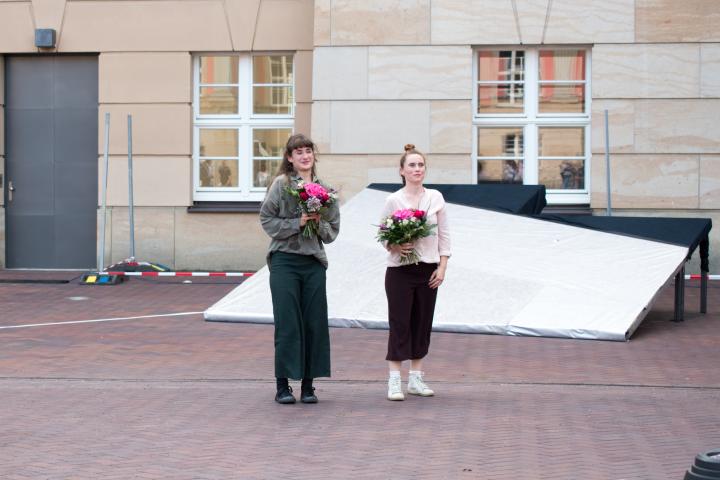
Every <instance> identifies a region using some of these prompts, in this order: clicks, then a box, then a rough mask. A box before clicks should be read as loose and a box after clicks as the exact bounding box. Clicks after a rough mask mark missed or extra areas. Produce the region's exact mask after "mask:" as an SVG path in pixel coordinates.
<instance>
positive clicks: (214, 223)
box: [0, 0, 720, 272]
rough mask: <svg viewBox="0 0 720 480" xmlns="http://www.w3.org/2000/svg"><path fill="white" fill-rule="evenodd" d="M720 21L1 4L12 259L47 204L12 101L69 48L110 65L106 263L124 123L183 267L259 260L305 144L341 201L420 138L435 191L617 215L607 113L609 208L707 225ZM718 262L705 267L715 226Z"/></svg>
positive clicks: (122, 198) (241, 6)
mask: <svg viewBox="0 0 720 480" xmlns="http://www.w3.org/2000/svg"><path fill="white" fill-rule="evenodd" d="M718 23H720V5H719V4H718V3H717V2H715V1H713V0H690V1H687V2H675V1H672V0H634V1H633V0H552V1H550V0H528V1H525V0H522V1H520V0H363V1H355V0H316V1H314V2H313V1H310V0H165V1H157V0H133V1H121V0H106V1H95V0H33V1H25V0H12V1H8V0H0V71H1V72H2V74H0V132H5V134H2V135H0V160H2V162H0V169H2V170H0V171H1V172H2V173H3V182H0V184H1V185H2V187H3V195H2V199H3V202H4V203H3V206H2V208H0V238H1V239H2V241H0V250H2V251H1V252H0V263H2V265H7V266H9V267H23V266H24V265H22V264H18V263H17V259H18V258H20V257H15V260H13V258H14V257H13V250H12V249H17V248H18V247H17V246H13V245H17V243H18V241H19V242H20V243H23V241H22V237H19V240H18V237H17V235H16V236H14V237H13V235H15V233H13V232H11V231H9V229H10V228H11V226H12V225H16V224H15V223H13V222H14V221H15V220H12V221H11V219H10V216H11V213H12V208H13V204H12V203H11V202H12V201H18V202H20V203H22V201H23V200H22V198H23V197H22V195H23V192H27V190H28V189H37V191H38V192H39V191H40V190H42V186H38V185H33V184H32V180H31V183H30V184H27V183H26V184H25V185H21V183H22V182H21V180H20V179H19V178H18V179H17V180H14V179H13V178H12V177H13V169H15V171H16V172H19V171H21V168H20V167H21V166H22V165H20V166H19V165H18V162H22V161H24V160H23V158H21V157H22V154H21V152H22V151H24V150H22V148H20V147H21V146H22V144H23V142H26V143H28V142H30V143H32V138H30V140H28V136H27V135H25V136H23V133H22V129H21V128H20V127H19V125H21V122H22V118H24V117H23V115H24V113H23V112H25V111H26V110H27V108H26V106H25V104H23V101H21V100H20V99H15V98H12V97H9V93H10V92H15V91H16V90H15V88H16V86H17V87H18V88H19V87H22V86H24V85H25V86H26V84H27V82H26V81H25V80H24V79H25V77H23V75H26V76H27V75H30V74H28V73H23V72H26V70H24V68H25V66H26V64H27V65H30V67H32V68H35V66H33V65H36V64H37V65H41V64H43V62H45V63H47V61H48V59H51V58H56V57H62V58H66V57H68V56H73V55H77V56H83V57H86V58H88V59H91V60H90V61H94V62H96V63H97V122H96V125H94V126H93V127H92V128H90V129H86V130H83V133H84V135H85V136H92V139H91V140H92V141H91V142H89V143H90V144H92V145H93V148H94V149H96V150H97V151H96V152H94V153H95V154H94V158H95V159H96V168H95V170H94V171H93V173H92V174H91V176H92V177H93V178H94V179H95V184H93V185H92V188H93V189H96V190H97V192H98V205H99V200H100V196H101V192H102V178H103V170H104V166H103V165H104V163H103V157H102V151H103V142H104V129H103V122H104V119H105V114H106V113H110V115H111V128H110V138H109V153H110V167H109V170H108V173H109V181H108V190H107V201H108V212H107V217H106V218H107V227H106V238H107V247H106V256H105V262H106V263H109V262H114V261H118V260H121V259H123V258H125V257H126V256H127V255H128V243H129V240H128V238H129V229H128V208H127V206H128V193H127V159H126V153H127V129H126V118H127V115H128V114H130V115H132V118H133V155H134V186H135V190H134V205H135V232H136V233H135V238H136V256H137V257H138V258H139V259H144V260H152V261H155V262H159V263H164V264H167V265H169V266H171V267H174V268H176V269H196V270H245V269H257V268H259V267H260V266H262V264H263V261H264V250H265V247H266V244H267V239H266V237H265V235H264V234H263V232H262V231H261V229H260V227H259V224H258V221H257V203H258V201H259V200H260V199H261V198H262V194H263V193H262V192H263V185H264V182H265V181H266V180H267V176H268V175H269V173H268V172H270V171H271V170H272V169H273V168H274V166H275V165H276V164H277V160H278V158H277V154H278V151H277V146H278V145H280V144H281V143H282V142H283V138H286V136H287V135H289V134H290V132H292V131H293V130H294V131H297V132H310V134H311V136H312V137H313V139H314V140H315V141H316V142H317V143H318V146H319V149H320V152H321V155H320V163H319V169H320V172H321V175H322V176H323V177H324V178H325V179H326V180H327V181H328V182H330V183H332V184H334V185H335V186H337V187H338V188H340V190H341V194H342V198H343V199H344V200H346V199H347V198H350V197H351V196H352V195H353V194H354V193H356V192H358V191H360V190H361V189H362V188H364V186H365V185H367V184H368V183H371V182H395V181H397V180H398V177H397V160H398V157H399V155H400V153H401V152H402V147H403V145H404V144H406V143H414V144H415V145H416V146H417V147H418V148H419V149H420V150H422V151H424V152H426V153H427V155H428V163H429V172H428V181H430V182H434V183H477V182H485V181H497V182H508V183H544V184H546V186H547V187H548V192H549V193H548V200H549V203H550V204H551V205H553V206H556V207H558V208H559V207H562V208H565V209H569V208H576V209H578V208H579V209H583V208H584V209H589V210H591V211H594V213H597V214H604V209H605V207H606V187H605V185H606V177H605V158H604V154H605V146H604V141H605V140H604V135H605V130H604V120H603V112H604V111H605V110H606V109H607V110H608V112H609V122H610V154H611V185H612V187H611V188H612V206H613V210H614V214H616V215H643V216H648V215H650V216H656V215H657V216H702V217H710V218H713V219H716V218H718V211H719V210H720V130H718V129H717V128H716V123H717V122H718V120H720V33H719V32H718V30H717V28H714V26H715V25H717V24H718ZM38 29H52V30H54V31H55V35H56V38H55V44H54V46H53V47H50V48H39V47H36V46H35V38H34V34H35V32H36V31H37V30H38ZM92 59H94V60H92ZM24 62H25V63H24ZM31 77H32V76H31V75H30V76H29V77H27V78H31ZM32 78H35V77H32ZM8 82H11V84H7V83H8ZM12 82H15V83H12ZM18 83H21V85H18ZM70 84H72V82H70ZM52 88H55V90H57V89H58V88H59V87H52ZM18 91H19V90H18ZM13 95H14V94H13ZM18 95H20V94H18ZM56 103H57V102H56ZM57 108H59V107H57ZM23 109H25V110H23ZM8 122H13V125H8ZM87 130H92V131H87ZM39 136H42V135H39ZM38 141H39V140H38ZM94 142H95V143H94ZM94 145H97V146H96V147H95V146H94ZM13 148H14V149H13ZM13 152H16V154H15V156H14V157H13V156H12V154H13ZM6 153H8V154H7V155H6ZM61 153H62V152H59V151H56V153H55V157H54V158H55V160H53V161H51V162H50V163H51V164H53V165H55V167H53V168H55V172H58V169H60V168H62V161H61V160H59V159H60V156H61ZM5 157H7V158H5ZM11 157H12V158H11ZM53 162H55V163H53ZM86 174H87V172H86ZM56 177H57V178H56V181H58V182H60V181H62V176H61V175H60V174H58V173H56ZM30 178H33V177H32V176H30ZM11 181H14V182H15V183H14V184H13V188H14V190H13V192H10V191H9V188H8V187H9V182H11ZM24 181H26V180H24ZM18 182H20V183H18ZM26 182H27V181H26ZM86 183H87V182H86ZM88 188H90V187H88ZM93 191H94V190H93ZM11 193H12V194H13V195H15V196H14V197H13V200H10V194H11ZM94 207H97V205H94ZM48 211H49V213H48V212H45V213H48V215H50V216H52V208H49V209H48ZM98 215H99V214H98ZM348 221H351V220H349V219H348ZM100 224H101V222H100V221H99V220H98V221H97V222H96V228H99V227H97V226H99V225H100ZM12 228H16V229H17V228H20V227H12ZM57 231H59V230H57V229H56V232H57ZM58 235H59V234H58ZM11 237H12V239H11ZM96 237H98V238H99V237H100V235H96ZM13 242H14V243H13ZM51 243H52V242H51ZM6 244H7V245H9V249H10V251H7V252H6V251H5V250H4V249H5V245H6ZM710 251H711V256H712V258H711V270H712V271H713V272H714V271H715V270H716V268H714V267H712V265H715V264H716V262H717V261H718V260H720V254H717V253H716V252H720V233H718V232H714V233H711V250H710ZM14 261H15V262H16V263H13V262H14ZM35 266H36V265H35ZM46 266H47V267H53V266H54V267H57V266H58V265H46ZM87 266H90V265H87ZM71 267H72V266H71ZM77 267H78V268H80V267H81V266H77Z"/></svg>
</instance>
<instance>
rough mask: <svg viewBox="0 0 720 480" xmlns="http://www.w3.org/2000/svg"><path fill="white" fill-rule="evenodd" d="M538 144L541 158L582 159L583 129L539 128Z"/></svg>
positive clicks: (583, 150) (583, 148) (583, 149)
mask: <svg viewBox="0 0 720 480" xmlns="http://www.w3.org/2000/svg"><path fill="white" fill-rule="evenodd" d="M538 143H539V146H540V156H541V157H584V156H585V129H584V128H582V127H570V128H555V127H552V128H551V127H541V128H539V129H538Z"/></svg>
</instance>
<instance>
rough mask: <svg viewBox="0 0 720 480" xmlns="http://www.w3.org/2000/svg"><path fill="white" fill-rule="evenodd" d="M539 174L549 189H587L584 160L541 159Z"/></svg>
mask: <svg viewBox="0 0 720 480" xmlns="http://www.w3.org/2000/svg"><path fill="white" fill-rule="evenodd" d="M538 175H539V181H540V183H541V184H542V185H545V188H548V189H554V190H572V189H578V190H583V189H585V161H584V160H540V166H539V172H538Z"/></svg>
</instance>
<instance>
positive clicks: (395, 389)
mask: <svg viewBox="0 0 720 480" xmlns="http://www.w3.org/2000/svg"><path fill="white" fill-rule="evenodd" d="M387 399H388V400H405V395H403V392H402V381H401V380H400V375H391V376H390V378H389V379H388V394H387Z"/></svg>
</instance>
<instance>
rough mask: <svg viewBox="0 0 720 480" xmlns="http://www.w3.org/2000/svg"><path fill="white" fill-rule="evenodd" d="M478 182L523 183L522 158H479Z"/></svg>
mask: <svg viewBox="0 0 720 480" xmlns="http://www.w3.org/2000/svg"><path fill="white" fill-rule="evenodd" d="M477 167H478V177H477V180H478V183H523V179H522V176H523V161H522V160H478V166H477Z"/></svg>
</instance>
